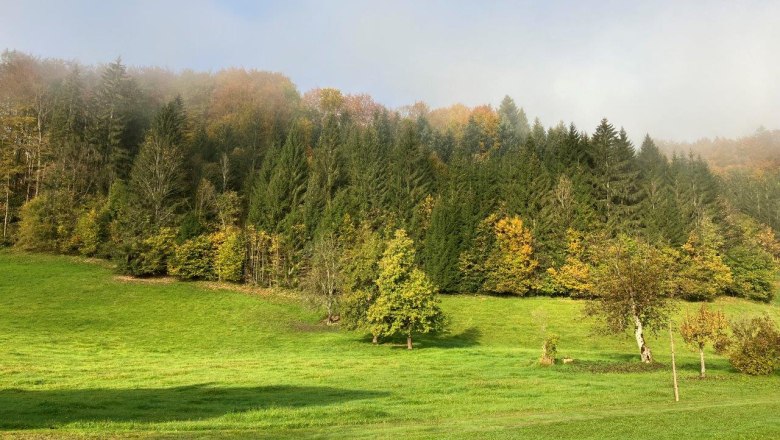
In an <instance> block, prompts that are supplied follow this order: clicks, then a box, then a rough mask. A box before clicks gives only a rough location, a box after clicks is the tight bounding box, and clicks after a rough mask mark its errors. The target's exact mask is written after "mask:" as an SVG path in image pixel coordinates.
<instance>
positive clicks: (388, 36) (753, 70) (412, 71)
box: [0, 0, 780, 140]
mask: <svg viewBox="0 0 780 440" xmlns="http://www.w3.org/2000/svg"><path fill="white" fill-rule="evenodd" d="M0 11H2V12H1V13H0V48H3V47H5V48H9V49H17V50H21V51H25V52H29V53H32V54H34V55H38V56H43V57H58V58H66V59H75V60H78V61H80V62H82V63H85V64H94V63H103V62H107V61H110V60H113V59H114V58H116V57H117V56H118V55H121V56H122V58H123V60H124V61H125V63H126V64H130V65H155V66H162V67H168V68H171V69H183V68H193V69H197V70H213V71H215V70H218V69H220V68H222V67H229V66H243V67H251V68H258V69H263V70H272V71H279V72H283V73H284V74H286V75H287V76H289V77H290V78H291V79H292V80H293V81H294V82H295V83H296V84H297V85H298V87H299V89H300V90H301V91H302V92H304V91H306V90H308V89H310V88H313V87H337V88H339V89H341V90H343V91H345V92H350V93H360V92H365V93H369V94H371V95H372V96H374V98H375V99H376V100H377V101H379V102H381V103H383V104H385V105H388V106H390V107H398V106H401V105H405V104H410V103H413V102H414V101H417V100H423V101H425V102H427V103H428V104H429V105H431V106H432V107H439V106H448V105H450V104H454V103H456V102H462V103H464V104H466V105H477V104H483V103H490V104H493V105H497V104H498V103H499V102H500V100H501V98H502V97H503V96H504V95H507V94H508V95H510V96H512V97H513V98H514V99H515V100H516V101H517V103H518V104H519V105H521V106H523V107H524V108H525V109H526V111H527V113H528V114H529V116H538V117H539V118H540V119H541V120H542V122H543V123H544V124H545V125H553V124H555V123H557V122H558V121H560V120H563V121H566V122H569V121H573V122H575V123H576V124H577V125H578V126H579V127H581V128H584V129H586V130H587V131H589V132H592V131H593V128H594V127H595V125H596V124H597V123H598V121H599V119H601V118H602V117H604V116H606V117H608V118H609V119H610V120H611V121H612V122H613V123H615V124H616V125H619V126H621V125H622V126H624V127H625V128H626V130H628V131H629V134H630V135H631V137H632V138H634V139H641V137H642V136H643V135H644V133H645V132H649V133H650V134H651V135H652V136H654V137H657V138H662V139H675V140H694V139H696V138H699V137H705V136H707V137H714V136H738V135H743V134H749V133H752V132H753V131H754V130H755V129H756V128H757V127H759V126H760V125H763V126H765V127H767V128H780V1H724V2H712V1H710V2H696V1H669V2H662V1H654V2H650V1H646V2H635V1H615V2H606V1H605V2H587V1H566V2H564V1H546V2H542V1H536V2H526V3H525V4H523V3H522V2H503V1H476V0H475V1H470V2H465V1H453V0H446V1H399V0H395V1H368V0H364V1H336V0H332V1H292V0H286V1H278V2H260V1H249V0H246V1H210V0H187V1H164V0H157V1H130V0H125V1H77V0H68V1H59V0H47V1H36V0H23V1H21V0H0Z"/></svg>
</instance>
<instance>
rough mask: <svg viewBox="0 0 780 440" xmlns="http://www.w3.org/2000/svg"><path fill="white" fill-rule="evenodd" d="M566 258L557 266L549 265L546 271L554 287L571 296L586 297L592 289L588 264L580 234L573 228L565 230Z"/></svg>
mask: <svg viewBox="0 0 780 440" xmlns="http://www.w3.org/2000/svg"><path fill="white" fill-rule="evenodd" d="M566 236H567V245H566V259H565V261H564V263H563V264H562V265H561V266H560V267H559V268H557V269H556V268H554V267H551V268H549V269H547V273H548V274H549V275H550V277H551V278H552V280H553V282H554V283H555V285H556V289H557V290H560V291H563V292H567V293H569V294H570V295H571V296H572V297H578V298H582V297H586V296H588V295H590V291H591V289H592V286H591V282H590V272H591V267H590V264H589V263H588V262H587V261H586V257H585V247H584V244H583V238H582V234H581V233H579V232H578V231H575V230H573V229H569V230H568V231H566Z"/></svg>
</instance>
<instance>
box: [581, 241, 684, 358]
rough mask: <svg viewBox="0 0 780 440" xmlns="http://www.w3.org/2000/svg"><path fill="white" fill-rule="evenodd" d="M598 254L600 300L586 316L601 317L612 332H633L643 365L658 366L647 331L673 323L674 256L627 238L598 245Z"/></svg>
mask: <svg viewBox="0 0 780 440" xmlns="http://www.w3.org/2000/svg"><path fill="white" fill-rule="evenodd" d="M594 252H595V255H596V261H597V262H598V263H597V264H596V266H595V268H594V270H593V276H592V278H591V280H592V286H593V293H594V296H595V300H594V301H591V302H589V303H588V305H587V306H586V314H587V315H589V316H594V317H597V318H599V319H600V320H601V321H602V322H603V324H604V327H605V329H606V330H607V331H609V332H611V333H616V334H617V333H623V332H624V331H626V330H627V329H633V332H634V336H635V338H636V343H637V347H638V348H639V353H640V358H641V360H642V362H645V363H650V362H652V361H653V356H652V353H651V351H650V347H648V345H647V341H646V339H645V334H644V333H645V331H646V330H651V331H652V330H654V329H655V330H657V329H659V328H660V327H662V326H663V325H665V324H666V323H667V322H668V316H669V311H670V308H671V303H670V298H671V296H672V294H673V292H674V286H673V282H672V279H671V278H670V273H671V272H672V270H671V269H672V267H673V262H674V261H673V258H672V257H671V256H670V255H668V254H667V253H666V252H663V251H662V250H659V249H658V248H656V247H654V246H652V245H650V244H648V243H645V242H644V241H641V240H639V239H635V238H630V237H628V236H625V235H620V236H618V237H617V238H616V239H614V240H610V241H608V242H605V243H603V244H602V245H601V246H597V247H596V248H595V249H594Z"/></svg>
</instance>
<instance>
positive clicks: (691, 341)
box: [680, 304, 728, 379]
mask: <svg viewBox="0 0 780 440" xmlns="http://www.w3.org/2000/svg"><path fill="white" fill-rule="evenodd" d="M727 328H728V322H727V321H726V317H725V316H724V315H723V312H721V311H717V310H715V311H711V310H709V309H708V308H707V306H705V305H704V304H702V306H701V308H700V309H699V312H698V313H696V314H695V315H686V316H685V319H683V322H682V324H680V334H681V335H682V337H683V340H684V341H685V343H686V344H688V345H689V346H691V348H693V349H695V350H699V361H700V364H701V370H700V372H699V377H700V378H701V379H704V377H705V368H704V347H705V346H706V345H707V344H712V345H714V346H715V347H716V348H718V347H720V346H722V344H723V343H724V342H726V340H727V338H728V336H727V335H726V329H727Z"/></svg>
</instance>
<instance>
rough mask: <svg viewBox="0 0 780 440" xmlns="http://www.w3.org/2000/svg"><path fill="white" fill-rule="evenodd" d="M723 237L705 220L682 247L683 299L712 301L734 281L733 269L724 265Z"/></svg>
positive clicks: (681, 291)
mask: <svg viewBox="0 0 780 440" xmlns="http://www.w3.org/2000/svg"><path fill="white" fill-rule="evenodd" d="M722 245H723V238H722V237H720V235H719V234H718V231H717V229H716V228H715V225H714V224H713V223H712V221H710V220H709V219H708V218H705V219H703V220H702V221H701V222H700V223H699V226H698V227H697V228H696V229H695V230H693V231H692V232H691V234H690V236H689V237H688V241H687V242H685V244H684V245H683V246H682V258H681V262H680V266H679V268H680V273H679V280H678V281H679V288H680V294H681V296H682V297H683V298H685V299H689V300H706V301H711V300H713V299H714V298H715V297H716V296H717V295H718V294H720V293H722V292H723V291H724V290H725V289H726V288H727V287H728V286H729V285H730V284H731V283H732V282H733V280H732V276H731V269H729V267H728V266H727V265H726V263H724V262H723V258H722V257H721V255H720V251H719V249H720V247H721V246H722Z"/></svg>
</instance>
